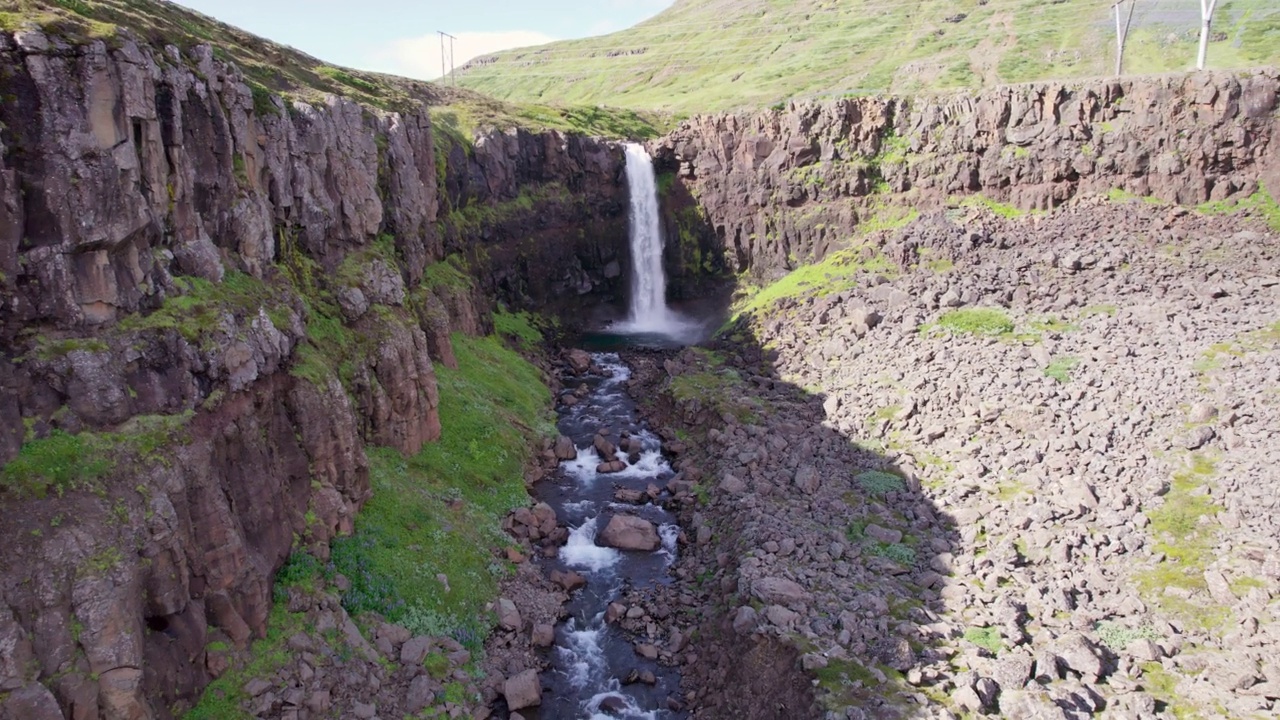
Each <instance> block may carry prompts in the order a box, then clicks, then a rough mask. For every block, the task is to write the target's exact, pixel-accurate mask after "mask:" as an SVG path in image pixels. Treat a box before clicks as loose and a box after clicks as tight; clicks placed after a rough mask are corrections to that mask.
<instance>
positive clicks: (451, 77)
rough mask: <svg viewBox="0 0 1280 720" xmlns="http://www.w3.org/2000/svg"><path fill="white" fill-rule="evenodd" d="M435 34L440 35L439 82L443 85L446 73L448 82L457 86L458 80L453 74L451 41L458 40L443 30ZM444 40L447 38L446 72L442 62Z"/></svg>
mask: <svg viewBox="0 0 1280 720" xmlns="http://www.w3.org/2000/svg"><path fill="white" fill-rule="evenodd" d="M436 33H438V34H439V35H440V80H441V82H442V83H443V82H444V80H445V73H446V72H448V77H449V80H450V81H452V82H453V84H454V85H457V84H458V79H457V78H456V77H455V76H454V74H453V41H454V40H457V39H458V38H456V37H454V36H452V35H450V34H449V33H447V32H445V31H443V30H437V31H436ZM445 38H449V69H448V70H447V71H446V70H445V62H444V58H445V53H444V39H445Z"/></svg>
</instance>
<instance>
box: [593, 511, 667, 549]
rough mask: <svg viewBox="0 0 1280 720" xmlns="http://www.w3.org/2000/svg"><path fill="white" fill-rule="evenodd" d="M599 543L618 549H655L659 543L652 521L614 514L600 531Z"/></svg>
mask: <svg viewBox="0 0 1280 720" xmlns="http://www.w3.org/2000/svg"><path fill="white" fill-rule="evenodd" d="M599 540H600V544H601V545H604V546H606V547H614V548H618V549H620V550H656V549H657V548H658V546H659V545H660V544H661V540H660V539H659V538H658V531H657V529H656V528H654V526H653V523H651V522H649V521H648V520H645V519H644V518H642V517H636V516H635V515H614V516H613V517H611V518H609V524H608V525H606V526H605V528H604V530H603V531H601V533H600V538H599Z"/></svg>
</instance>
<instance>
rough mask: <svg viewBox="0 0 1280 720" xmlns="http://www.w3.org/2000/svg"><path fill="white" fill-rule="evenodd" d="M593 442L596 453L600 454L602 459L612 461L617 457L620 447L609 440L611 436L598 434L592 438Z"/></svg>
mask: <svg viewBox="0 0 1280 720" xmlns="http://www.w3.org/2000/svg"><path fill="white" fill-rule="evenodd" d="M591 443H592V445H593V446H594V447H595V449H596V454H597V455H599V456H600V459H601V460H604V461H605V462H612V461H614V460H616V459H617V458H616V455H617V454H618V448H617V446H615V445H614V444H613V443H612V442H610V441H609V438H607V437H605V436H604V435H596V436H595V439H594V440H592V441H591Z"/></svg>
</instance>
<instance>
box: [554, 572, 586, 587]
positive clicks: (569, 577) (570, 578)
mask: <svg viewBox="0 0 1280 720" xmlns="http://www.w3.org/2000/svg"><path fill="white" fill-rule="evenodd" d="M550 577H551V582H553V583H555V584H557V585H559V586H560V587H561V588H562V589H563V590H564V591H565V592H573V591H574V590H577V589H578V588H583V587H586V586H587V579H586V578H585V577H583V576H582V573H579V572H577V571H575V570H567V571H565V570H552V571H551V574H550Z"/></svg>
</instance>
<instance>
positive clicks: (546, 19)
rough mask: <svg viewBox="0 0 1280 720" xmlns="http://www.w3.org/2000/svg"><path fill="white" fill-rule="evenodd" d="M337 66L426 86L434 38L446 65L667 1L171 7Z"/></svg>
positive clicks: (441, 0)
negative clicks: (446, 42) (443, 48)
mask: <svg viewBox="0 0 1280 720" xmlns="http://www.w3.org/2000/svg"><path fill="white" fill-rule="evenodd" d="M176 1H177V3H178V4H179V5H185V6H187V7H189V8H191V9H193V10H198V11H199V12H202V13H204V14H205V15H210V16H212V17H215V18H217V19H218V20H221V21H223V22H225V23H228V24H231V25H235V26H237V27H240V28H242V29H244V30H247V31H249V32H251V33H253V34H255V35H261V36H263V37H265V38H268V39H270V40H274V41H275V42H279V43H284V44H286V45H291V46H293V47H294V48H297V49H298V50H301V51H303V52H305V53H308V54H310V55H314V56H316V57H317V58H320V59H321V60H324V61H326V62H330V63H333V64H336V65H345V66H348V67H354V68H359V69H362V70H374V71H378V72H387V73H394V74H396V75H404V76H407V77H414V78H419V79H422V80H430V79H432V78H436V77H439V76H440V65H441V60H440V40H439V36H438V35H436V31H437V30H443V31H444V32H447V33H449V34H450V35H454V36H455V37H456V38H457V39H456V40H454V41H453V64H454V66H459V67H460V66H461V65H462V64H463V63H465V62H466V61H467V60H470V59H471V58H473V57H476V56H479V55H484V54H486V53H491V52H494V51H496V50H505V49H507V48H513V47H523V46H527V45H540V44H542V43H547V42H551V41H553V40H565V39H569V38H578V37H588V36H591V35H603V34H605V33H610V32H613V31H615V30H621V29H623V28H626V27H630V26H631V25H634V24H636V23H637V22H640V21H641V20H644V19H645V18H649V17H652V16H654V15H656V14H657V13H658V12H660V11H662V10H664V9H666V8H667V7H670V6H671V4H672V3H673V2H674V0H426V1H425V2H423V1H421V0H419V1H417V2H414V1H413V0H358V1H357V2H352V0H176Z"/></svg>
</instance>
